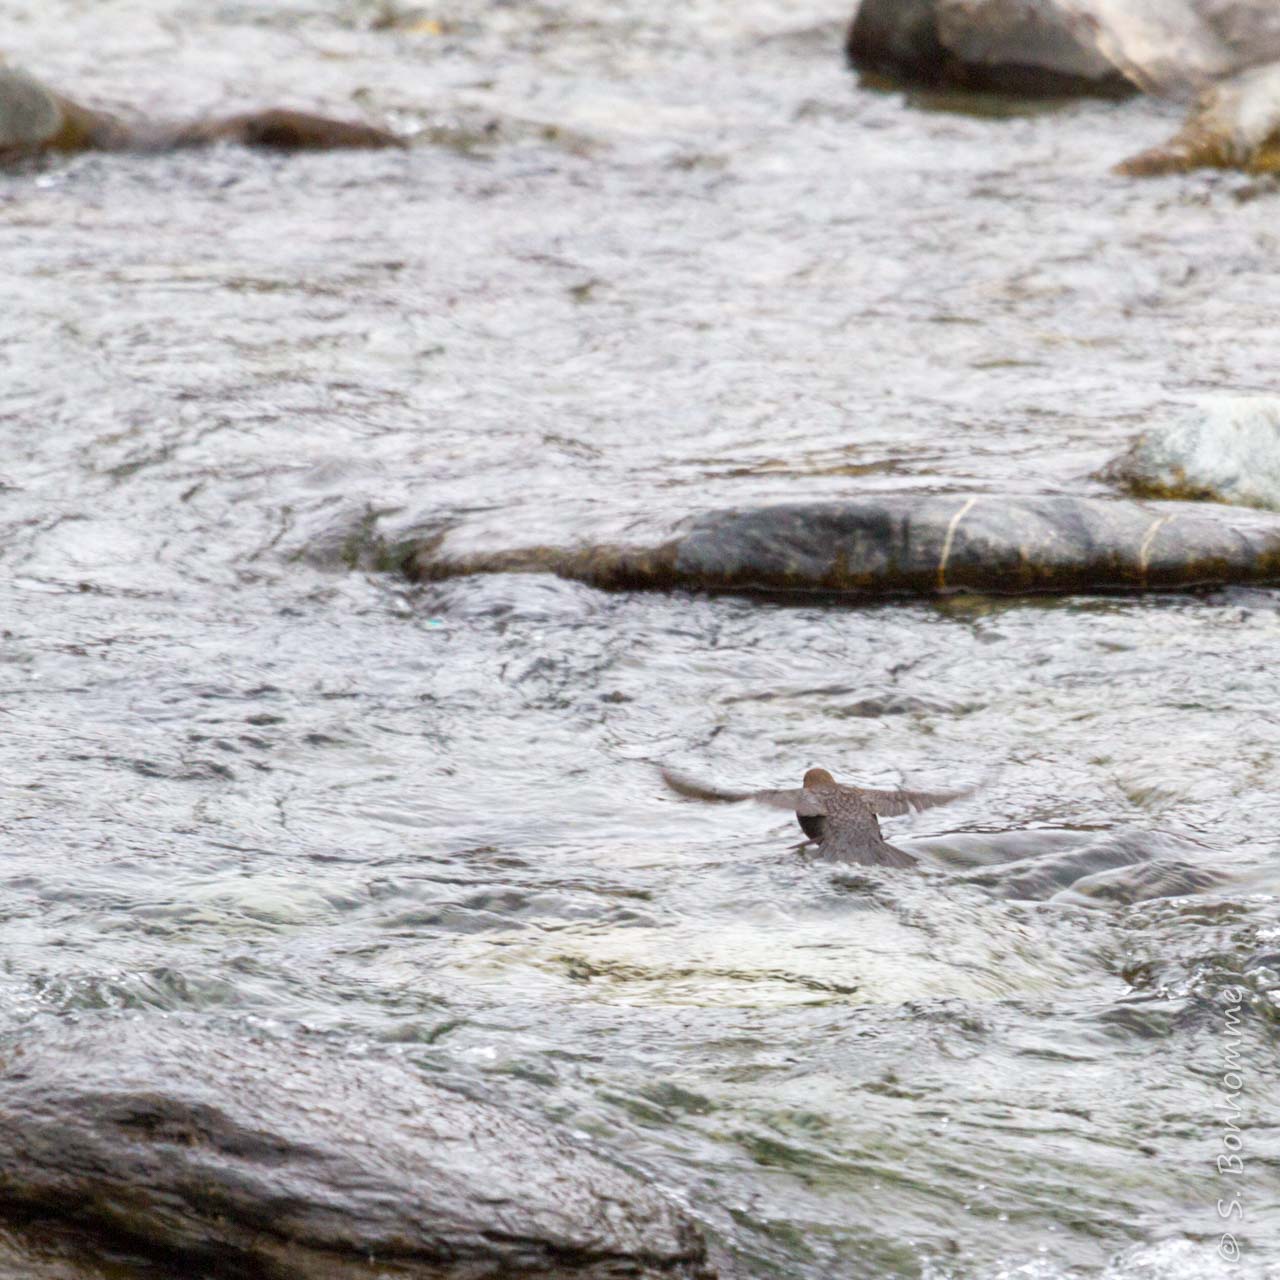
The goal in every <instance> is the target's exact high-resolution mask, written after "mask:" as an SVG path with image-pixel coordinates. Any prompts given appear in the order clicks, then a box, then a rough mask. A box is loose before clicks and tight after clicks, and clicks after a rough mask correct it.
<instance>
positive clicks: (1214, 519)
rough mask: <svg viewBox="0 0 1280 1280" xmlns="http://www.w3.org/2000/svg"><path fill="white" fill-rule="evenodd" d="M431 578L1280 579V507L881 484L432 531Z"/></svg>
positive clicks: (756, 581)
mask: <svg viewBox="0 0 1280 1280" xmlns="http://www.w3.org/2000/svg"><path fill="white" fill-rule="evenodd" d="M405 570H406V572H407V573H408V574H409V575H410V576H411V577H414V578H417V579H438V578H449V577H461V576H464V575H467V574H472V573H504V572H507V573H529V572H549V573H558V574H560V575H561V576H563V577H567V578H576V579H578V580H580V581H583V582H588V583H591V584H593V585H595V586H598V587H604V588H612V589H619V590H639V589H672V588H679V589H685V590H702V591H766V592H776V591H782V592H793V591H795V592H803V591H809V592H812V591H819V592H825V593H830V594H839V595H848V596H886V595H939V594H947V593H953V592H957V591H980V592H992V593H1005V594H1021V593H1035V592H1049V593H1070V592H1081V591H1146V590H1178V589H1187V588H1194V587H1205V586H1219V585H1225V584H1229V583H1237V582H1250V583H1270V582H1277V581H1280V516H1278V515H1275V514H1273V513H1271V512H1263V511H1251V510H1245V509H1242V508H1236V507H1227V506H1206V505H1204V504H1201V503H1195V502H1137V501H1128V500H1120V499H1106V498H1075V497H1068V496H1061V495H1048V496H1041V497H1008V496H1002V495H999V494H973V495H969V496H965V495H963V494H959V495H940V494H922V493H902V494H874V495H868V496H866V497H863V498H857V499H852V500H850V501H847V502H820V503H790V504H784V505H779V506H770V507H758V508H746V509H738V510H727V511H713V512H709V513H707V514H706V515H702V516H698V517H696V518H694V519H692V520H691V521H689V522H688V523H686V524H685V525H684V526H683V528H682V529H681V530H680V531H679V532H678V533H677V534H676V536H674V537H673V538H671V539H669V540H668V541H665V542H662V543H658V544H656V545H654V546H651V547H627V546H611V545H607V544H605V545H594V546H585V547H576V548H575V547H517V548H512V549H509V550H497V551H491V552H476V553H467V554H461V555H451V554H450V553H449V551H448V542H447V540H445V541H444V542H443V543H442V542H441V541H440V540H438V539H437V540H432V541H429V542H427V543H425V544H424V545H422V546H421V547H420V548H419V549H418V550H417V551H416V552H414V553H413V554H411V555H410V556H409V557H408V558H407V560H406V562H405Z"/></svg>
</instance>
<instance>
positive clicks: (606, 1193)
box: [0, 1018, 710, 1280]
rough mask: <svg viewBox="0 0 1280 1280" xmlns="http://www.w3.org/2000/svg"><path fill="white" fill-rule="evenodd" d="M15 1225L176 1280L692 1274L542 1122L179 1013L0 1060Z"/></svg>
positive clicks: (697, 1261) (46, 1037) (653, 1212)
mask: <svg viewBox="0 0 1280 1280" xmlns="http://www.w3.org/2000/svg"><path fill="white" fill-rule="evenodd" d="M32 1219H34V1220H36V1221H38V1223H39V1229H40V1232H41V1235H42V1238H43V1239H44V1241H45V1242H46V1243H47V1241H48V1239H49V1238H50V1233H51V1231H52V1232H54V1233H55V1234H56V1231H57V1229H58V1224H64V1225H65V1228H66V1232H67V1237H68V1239H69V1240H71V1241H73V1242H74V1241H75V1240H84V1239H85V1238H90V1239H92V1237H93V1234H94V1233H100V1234H101V1236H102V1238H103V1239H104V1240H111V1241H124V1242H127V1245H128V1247H129V1248H131V1249H136V1250H139V1251H141V1252H142V1253H144V1254H146V1255H149V1256H153V1257H158V1258H164V1259H168V1260H169V1261H170V1262H173V1261H174V1260H177V1261H178V1263H179V1273H180V1274H182V1275H191V1276H197V1275H200V1274H202V1273H203V1271H204V1269H206V1268H210V1267H216V1268H217V1270H218V1274H219V1275H227V1274H230V1275H238V1274H243V1275H253V1276H269V1277H279V1278H281V1280H284V1278H286V1277H292V1278H297V1280H312V1278H316V1280H318V1278H320V1277H323V1278H324V1280H347V1278H348V1277H356V1276H360V1277H371V1276H376V1275H380V1274H394V1275H396V1276H412V1277H427V1276H430V1277H446V1276H447V1277H458V1278H459V1280H460V1278H461V1277H466V1278H467V1280H473V1278H476V1277H481V1276H504V1277H505V1276H525V1277H548V1278H549V1277H557V1278H558V1277H570V1276H572V1277H593V1278H594V1277H615V1276H641V1277H644V1276H653V1277H657V1276H663V1277H675V1276H708V1275H709V1274H710V1272H708V1271H707V1270H706V1268H705V1264H704V1258H705V1248H704V1244H703V1241H702V1238H701V1236H700V1234H699V1232H698V1230H697V1228H696V1227H695V1226H694V1224H693V1223H692V1222H691V1221H690V1220H689V1219H688V1218H687V1217H686V1216H685V1215H684V1214H683V1213H682V1212H681V1211H680V1210H679V1209H677V1208H676V1207H674V1206H673V1205H672V1204H671V1203H670V1202H668V1201H667V1200H666V1199H665V1198H664V1197H663V1196H662V1195H661V1194H660V1193H659V1192H658V1191H656V1190H655V1189H654V1188H653V1187H651V1186H650V1185H649V1184H647V1183H646V1182H644V1181H642V1180H641V1179H639V1178H637V1177H636V1176H634V1175H633V1174H631V1173H628V1172H627V1171H625V1170H624V1169H622V1168H621V1167H619V1166H618V1165H616V1164H614V1163H612V1162H610V1161H609V1160H607V1159H604V1158H602V1157H601V1156H599V1155H597V1154H595V1153H594V1152H592V1151H591V1150H590V1149H588V1148H587V1147H585V1146H583V1145H580V1144H576V1143H573V1142H570V1141H568V1140H567V1139H566V1138H565V1137H563V1136H561V1135H559V1134H557V1133H555V1132H554V1131H552V1130H550V1129H547V1128H545V1127H543V1126H541V1125H539V1124H535V1123H532V1122H530V1121H528V1120H526V1119H523V1118H521V1117H520V1116H518V1115H515V1114H513V1113H510V1112H508V1111H506V1110H505V1109H502V1108H500V1107H497V1106H494V1105H492V1104H489V1103H485V1102H479V1101H475V1100H473V1099H471V1098H468V1097H466V1096H463V1095H462V1094H460V1093H457V1092H454V1091H452V1090H449V1089H445V1088H441V1087H438V1086H436V1085H434V1084H432V1083H430V1082H429V1081H427V1080H424V1079H423V1078H422V1077H421V1076H420V1075H419V1074H418V1073H417V1072H415V1071H413V1070H411V1069H410V1068H408V1067H406V1066H403V1065H401V1064H398V1063H396V1062H394V1061H389V1060H386V1059H378V1058H368V1057H362V1058H348V1057H344V1056H342V1055H341V1054H337V1053H334V1052H332V1051H331V1050H328V1049H326V1048H324V1047H322V1046H319V1045H313V1044H308V1043H302V1042H298V1041H288V1042H281V1041H272V1040H256V1039H248V1038H242V1037H238V1036H233V1035H228V1034H223V1033H220V1032H217V1031H215V1030H212V1029H209V1028H206V1027H205V1026H203V1025H202V1024H200V1023H199V1022H197V1021H186V1020H182V1019H165V1018H142V1019H136V1020H129V1021H104V1022H102V1023H95V1024H93V1025H90V1026H85V1027H74V1026H73V1027H67V1028H64V1029H59V1030H54V1031H41V1032H40V1033H39V1034H38V1035H35V1034H33V1035H32V1036H31V1038H30V1039H29V1040H26V1041H24V1042H22V1043H20V1044H17V1045H10V1046H8V1047H6V1048H4V1049H3V1050H0V1225H3V1223H4V1220H7V1222H8V1224H9V1225H10V1226H12V1227H15V1229H16V1230H17V1232H18V1234H19V1236H20V1235H21V1230H22V1223H23V1222H24V1221H30V1220H32ZM148 1274H151V1273H150V1272H149V1273H148Z"/></svg>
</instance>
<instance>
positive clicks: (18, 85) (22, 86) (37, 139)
mask: <svg viewBox="0 0 1280 1280" xmlns="http://www.w3.org/2000/svg"><path fill="white" fill-rule="evenodd" d="M61 124H62V112H61V111H60V110H59V108H58V101H57V99H56V98H55V97H54V95H53V94H52V93H50V92H49V90H48V89H46V88H45V87H44V85H42V84H41V83H40V82H39V81H38V80H35V79H33V78H32V77H31V76H29V75H27V73H26V72H25V71H19V70H18V69H17V68H16V67H3V66H0V154H2V153H4V152H6V151H29V150H34V149H37V148H39V147H42V146H44V145H45V144H46V143H48V142H49V140H50V139H51V138H53V137H54V136H55V135H56V134H57V132H58V129H59V128H60V127H61Z"/></svg>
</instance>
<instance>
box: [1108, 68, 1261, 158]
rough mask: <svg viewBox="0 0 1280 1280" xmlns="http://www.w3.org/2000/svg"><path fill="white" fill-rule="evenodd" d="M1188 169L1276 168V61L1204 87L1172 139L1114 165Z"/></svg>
mask: <svg viewBox="0 0 1280 1280" xmlns="http://www.w3.org/2000/svg"><path fill="white" fill-rule="evenodd" d="M1190 169H1243V170H1245V171H1246V172H1247V173H1276V172H1280V63H1269V64H1267V65H1266V66H1263V67H1256V68H1253V69H1252V70H1249V71H1245V72H1242V73H1241V74H1240V75H1238V76H1233V77H1232V78H1231V79H1229V80H1225V81H1223V82H1222V83H1221V84H1217V85H1214V86H1213V87H1212V88H1209V89H1206V90H1205V91H1204V93H1203V95H1202V96H1201V100H1200V102H1199V103H1198V105H1197V106H1196V108H1195V109H1194V110H1193V111H1192V113H1191V115H1190V116H1189V117H1188V119H1187V122H1186V123H1185V124H1184V125H1183V126H1182V128H1181V129H1179V130H1178V132H1177V133H1175V134H1174V135H1173V137H1171V138H1170V139H1169V140H1168V141H1167V142H1163V143H1160V144H1159V145H1158V146H1155V147H1152V148H1150V149H1149V150H1147V151H1142V152H1139V153H1138V154H1137V155H1135V156H1131V157H1130V158H1129V159H1128V160H1125V161H1123V162H1122V163H1121V164H1119V165H1118V166H1117V167H1116V171H1117V172H1118V173H1123V174H1129V175H1131V176H1133V177H1154V176H1157V175H1159V174H1165V173H1185V172H1186V171H1188V170H1190Z"/></svg>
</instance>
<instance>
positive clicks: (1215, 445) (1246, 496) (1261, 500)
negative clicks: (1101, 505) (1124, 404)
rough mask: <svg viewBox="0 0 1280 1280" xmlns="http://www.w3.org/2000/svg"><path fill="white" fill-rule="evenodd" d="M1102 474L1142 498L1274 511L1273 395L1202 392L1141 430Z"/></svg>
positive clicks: (1277, 500)
mask: <svg viewBox="0 0 1280 1280" xmlns="http://www.w3.org/2000/svg"><path fill="white" fill-rule="evenodd" d="M1103 476H1104V477H1105V478H1106V479H1108V480H1110V481H1111V482H1112V483H1113V484H1118V485H1122V486H1123V487H1124V488H1126V489H1128V490H1129V491H1130V492H1131V493H1134V494H1138V495H1141V496H1145V497H1153V498H1177V499H1189V500H1197V499H1198V500H1205V501H1209V502H1225V503H1232V504H1235V505H1239V506H1245V507H1265V508H1270V509H1273V510H1280V400H1277V399H1275V398H1274V397H1268V396H1218V397H1214V398H1212V399H1205V400H1204V401H1202V402H1201V404H1200V405H1198V406H1194V407H1190V408H1188V409H1186V410H1184V412H1183V413H1182V414H1181V415H1180V417H1179V419H1178V420H1177V421H1174V422H1170V423H1169V424H1167V425H1164V426H1159V427H1153V428H1152V429H1151V430H1149V431H1145V432H1143V434H1142V435H1140V436H1139V437H1138V438H1137V439H1136V440H1135V441H1134V442H1133V444H1132V445H1131V446H1130V447H1129V449H1128V450H1126V451H1125V453H1123V454H1122V455H1121V456H1120V457H1118V458H1116V459H1115V460H1114V461H1113V462H1111V463H1110V464H1109V465H1108V466H1107V467H1106V469H1105V470H1104V471H1103Z"/></svg>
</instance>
